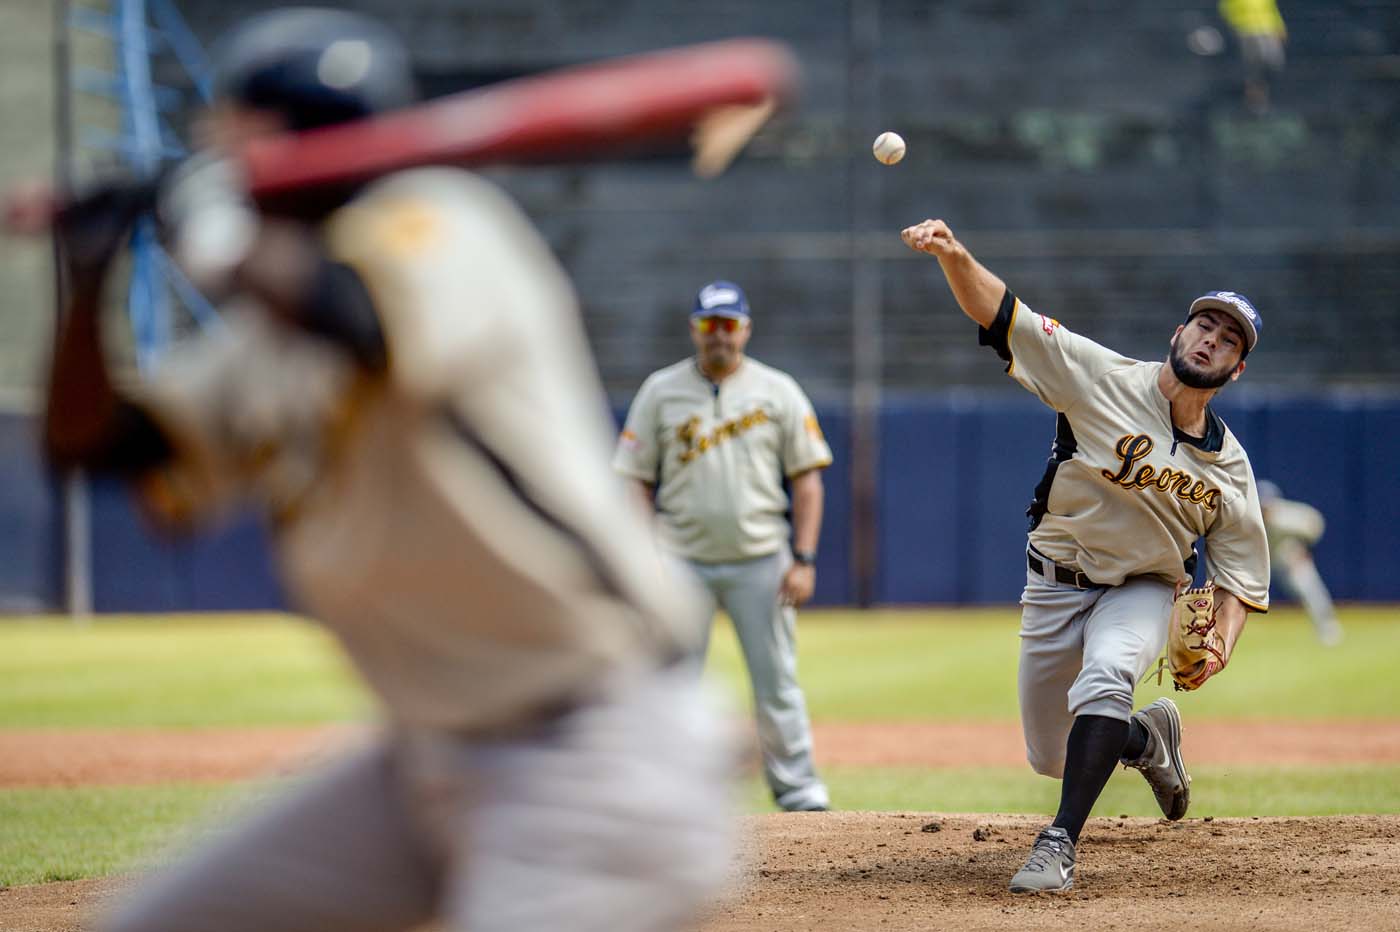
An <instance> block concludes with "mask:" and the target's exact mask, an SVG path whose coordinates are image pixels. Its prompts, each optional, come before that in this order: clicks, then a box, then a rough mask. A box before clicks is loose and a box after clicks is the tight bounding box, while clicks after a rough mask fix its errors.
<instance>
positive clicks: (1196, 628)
mask: <svg viewBox="0 0 1400 932" xmlns="http://www.w3.org/2000/svg"><path fill="white" fill-rule="evenodd" d="M1224 666H1225V645H1224V643H1223V642H1222V641H1221V639H1220V634H1219V633H1218V632H1217V631H1216V630H1215V583H1213V582H1208V583H1206V584H1205V585H1204V586H1201V587H1200V588H1198V589H1185V590H1183V591H1182V592H1181V593H1179V594H1178V595H1177V597H1176V602H1175V604H1173V605H1172V616H1171V627H1170V628H1169V629H1168V631H1167V668H1168V669H1169V670H1170V671H1171V675H1172V680H1173V681H1174V685H1175V687H1176V688H1177V689H1180V690H1190V689H1198V688H1200V686H1201V684H1202V683H1204V682H1205V681H1206V680H1208V679H1210V677H1211V676H1213V675H1214V674H1215V673H1217V672H1219V671H1220V669H1221V668H1222V667H1224Z"/></svg>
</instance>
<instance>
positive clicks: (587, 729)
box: [99, 668, 732, 932]
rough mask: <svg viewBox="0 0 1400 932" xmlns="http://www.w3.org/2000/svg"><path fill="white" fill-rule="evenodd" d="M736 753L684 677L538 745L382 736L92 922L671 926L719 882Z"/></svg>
mask: <svg viewBox="0 0 1400 932" xmlns="http://www.w3.org/2000/svg"><path fill="white" fill-rule="evenodd" d="M728 746H729V744H728V739H727V738H726V737H724V736H723V735H722V734H721V731H720V728H719V726H718V724H717V721H716V719H715V718H714V716H713V715H712V714H711V709H710V708H709V706H708V703H707V702H706V701H705V700H704V699H702V698H701V696H700V695H699V684H697V683H696V682H695V678H694V675H693V673H692V672H691V671H689V670H686V669H684V668H679V669H674V670H672V671H670V672H668V673H666V674H664V675H661V676H656V677H652V676H651V675H648V676H647V677H646V678H645V681H643V682H633V683H630V684H628V685H627V686H626V687H625V688H622V689H620V690H619V691H618V692H617V693H616V694H615V695H614V696H613V697H612V699H611V700H609V701H607V702H603V703H599V704H595V705H590V706H586V707H582V708H578V709H575V710H574V711H572V712H570V713H568V714H566V715H564V716H562V717H561V718H559V719H556V720H554V721H552V722H549V723H548V724H546V725H543V726H540V727H538V728H537V729H535V730H534V731H532V732H531V733H529V734H521V735H516V736H512V737H509V738H493V739H489V740H487V739H472V740H468V739H466V738H463V737H461V736H457V735H452V734H447V733H443V732H426V733H419V732H412V733H408V732H390V733H389V734H388V735H387V736H386V737H384V738H383V739H382V740H380V741H378V742H376V743H375V744H374V745H373V746H372V747H371V748H369V749H368V750H366V751H362V752H359V753H356V754H354V755H352V756H350V757H349V758H348V759H345V760H343V761H342V762H340V763H338V764H336V765H334V766H332V767H330V768H329V769H328V770H327V771H326V772H324V773H321V774H319V775H316V776H312V777H307V778H304V782H302V783H301V784H300V785H299V786H298V787H297V788H296V789H295V790H293V791H292V792H290V793H289V794H288V795H287V796H286V797H284V798H282V799H281V800H279V801H277V802H275V803H273V804H272V805H271V806H270V807H269V808H268V809H266V810H265V811H263V812H262V813H261V814H259V815H257V816H255V817H254V818H252V819H251V820H250V821H248V822H246V823H243V824H239V825H235V826H234V827H233V828H231V829H226V830H218V831H214V832H211V833H210V834H211V836H212V837H211V838H209V839H208V840H207V843H206V844H205V846H204V847H203V848H202V849H198V850H196V851H195V852H194V853H193V854H192V855H187V856H185V857H182V858H179V859H177V860H175V862H174V863H173V864H172V865H171V866H170V867H169V868H167V869H165V870H163V871H158V872H157V875H156V877H154V878H153V880H152V882H150V883H148V884H146V885H144V886H140V887H138V888H137V890H136V893H135V895H134V896H132V897H130V898H129V899H127V900H126V902H124V903H122V904H121V905H120V906H118V908H117V909H116V910H114V911H113V913H112V914H111V915H110V916H108V917H107V920H106V922H105V923H104V924H102V925H100V926H99V928H100V929H102V930H103V932H166V930H168V932H249V930H258V932H323V930H328V929H334V930H337V932H371V930H374V932H379V930H397V929H408V928H414V927H417V926H419V925H420V924H422V923H424V922H426V921H428V920H430V919H433V918H437V919H438V920H440V922H441V926H435V928H439V927H440V928H444V929H452V930H471V932H483V930H487V932H490V930H499V932H507V930H510V932H520V930H549V932H554V930H559V929H571V930H590V932H591V930H597V932H603V930H608V932H611V930H617V929H626V930H638V932H641V930H648V932H650V930H660V929H673V928H676V927H678V926H680V925H681V924H682V923H685V922H686V921H688V920H689V919H690V918H691V917H692V914H693V913H694V912H695V910H696V909H697V908H698V907H699V906H700V905H702V904H703V903H704V902H705V901H706V900H707V899H708V898H709V897H710V896H712V895H713V894H715V893H717V892H718V891H719V889H720V888H721V886H722V884H723V881H724V879H725V876H726V871H727V868H728V865H729V856H730V852H731V838H730V831H731V826H730V824H729V823H730V820H729V817H728V815H729V813H728V809H729V802H730V801H729V796H730V783H729V778H728V775H729V772H730V770H731V768H732V762H731V759H730V755H729V754H728V753H727V748H728Z"/></svg>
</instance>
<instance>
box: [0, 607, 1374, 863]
mask: <svg viewBox="0 0 1400 932" xmlns="http://www.w3.org/2000/svg"><path fill="white" fill-rule="evenodd" d="M1397 621H1400V617H1397V613H1396V612H1395V611H1394V610H1391V609H1384V610H1381V609H1359V608H1357V609H1348V610H1346V611H1344V613H1343V622H1344V624H1345V626H1346V631H1347V636H1346V641H1345V642H1344V643H1343V644H1342V645H1341V646H1340V647H1337V648H1332V649H1321V648H1316V647H1315V642H1314V640H1313V636H1312V632H1311V630H1310V629H1309V628H1308V627H1307V625H1306V622H1305V621H1304V620H1303V619H1302V616H1300V615H1299V614H1298V613H1297V612H1295V611H1290V610H1278V611H1276V612H1274V613H1272V614H1270V615H1269V616H1267V617H1256V618H1255V619H1254V620H1252V621H1251V623H1250V628H1249V629H1248V630H1247V631H1246V634H1245V637H1244V640H1243V641H1242V642H1241V647H1240V650H1239V652H1238V653H1237V655H1236V658H1235V660H1234V661H1233V663H1232V666H1231V669H1230V671H1229V672H1228V673H1227V674H1226V675H1224V676H1222V677H1220V678H1219V679H1218V680H1216V681H1214V682H1212V684H1211V685H1210V688H1208V689H1205V690H1202V691H1201V692H1199V693H1196V694H1193V695H1192V696H1190V697H1189V699H1188V700H1187V701H1189V702H1190V714H1191V717H1192V718H1231V719H1240V718H1244V719H1251V718H1252V719H1260V720H1266V719H1270V718H1280V717H1287V718H1339V717H1341V718H1358V719H1394V718H1395V717H1397V716H1400V686H1397V685H1396V683H1395V681H1394V679H1393V670H1392V666H1393V658H1395V657H1397V656H1400V624H1398V623H1397ZM799 636H800V638H801V677H802V681H803V684H804V686H805V688H806V690H807V695H808V700H809V704H810V707H811V711H812V715H813V718H814V719H816V720H817V721H829V722H836V721H844V722H860V721H871V722H874V721H915V720H925V721H937V720H968V719H980V720H1005V721H1014V720H1015V718H1016V714H1017V713H1016V698H1015V664H1016V614H1015V612H1014V611H1012V610H1008V609H1003V610H962V611H953V610H947V611H876V612H868V613H859V612H815V611H814V612H809V613H807V614H805V615H804V616H803V619H802V622H801V628H800V635H799ZM709 669H710V672H711V674H712V676H713V677H714V678H715V679H716V681H717V682H719V683H720V684H722V686H723V688H724V689H726V690H728V691H730V692H731V693H732V694H733V695H735V696H736V697H738V701H739V703H740V704H741V705H742V704H743V703H745V702H746V701H747V686H746V682H745V677H744V672H743V667H742V661H741V660H740V657H739V653H738V648H737V643H736V641H735V639H734V637H733V635H732V632H731V631H730V629H729V627H728V625H727V624H725V623H721V625H720V627H719V629H718V630H717V632H716V635H715V638H714V640H713V647H712V651H711V657H710V665H709ZM1164 691H1165V687H1161V686H1157V685H1155V684H1153V683H1149V684H1147V685H1145V686H1143V687H1141V688H1140V689H1139V699H1140V700H1146V699H1150V698H1151V697H1152V696H1154V695H1158V694H1161V693H1162V692H1164ZM372 714H373V713H372V704H371V702H370V701H369V699H368V697H367V696H366V695H365V694H364V692H363V691H362V690H361V689H360V687H359V686H358V684H357V683H356V681H355V678H354V676H353V674H352V673H351V672H350V671H349V669H348V667H347V664H346V662H345V661H344V659H343V658H342V657H341V655H340V654H339V652H338V651H337V649H336V648H335V646H334V643H333V641H332V640H331V639H330V638H329V637H328V636H327V635H326V634H324V633H323V632H322V631H320V630H319V629H318V628H316V627H314V626H312V625H309V624H307V623H305V622H303V621H301V620H299V619H295V618H291V617H284V616H275V615H266V616H252V617H233V616H201V617H194V618H160V619H149V618H112V619H103V620H100V621H97V622H94V623H91V624H87V625H72V624H69V623H67V622H64V621H54V620H34V621H14V622H7V623H4V624H0V728H6V729H26V728H46V729H53V728H65V727H71V728H108V727H112V728H123V727H141V728H150V727H157V728H163V727H170V728H179V727H201V726H204V727H220V726H230V727H236V726H259V725H304V724H315V723H320V722H339V721H353V720H357V719H363V718H366V717H368V716H370V715H372ZM825 776H826V777H827V779H828V780H829V782H830V784H831V787H832V794H833V797H834V801H835V802H836V804H837V805H838V806H840V807H841V808H846V809H882V810H916V811H939V812H1049V811H1052V810H1053V809H1054V807H1055V802H1056V800H1057V798H1058V784H1057V783H1056V782H1055V781H1053V780H1048V779H1045V778H1043V777H1037V776H1035V775H1034V774H1032V773H1030V772H1029V770H1028V769H1026V768H1022V767H1017V768H981V769H959V770H932V769H919V768H859V767H833V768H828V769H827V771H826V773H825ZM1194 776H1195V782H1194V784H1193V790H1194V797H1195V800H1196V802H1195V804H1194V805H1193V809H1192V815H1193V816H1204V815H1217V816H1222V817H1225V816H1249V815H1320V814H1331V813H1350V812H1375V813H1397V812H1400V767H1394V766H1381V765H1377V766H1349V767H1340V768H1327V769H1319V768H1311V769H1310V768H1268V767H1259V768H1251V769H1239V768H1237V769H1235V770H1233V771H1229V770H1224V769H1221V768H1209V767H1205V768H1196V769H1195V773H1194ZM266 790H267V787H266V786H265V785H261V784H259V785H252V786H250V785H248V784H241V785H236V786H224V787H220V786H191V785H185V784H173V785H168V786H154V787H151V786H142V787H89V788H55V789H39V788H32V789H29V788H27V789H8V790H0V825H3V826H4V831H3V832H0V884H18V883H34V882H40V881H45V880H56V879H69V878H78V877H87V876H97V875H101V874H106V873H110V872H111V871H113V870H116V869H118V868H120V867H123V866H129V865H130V864H132V863H133V861H134V860H135V859H137V858H138V857H140V856H141V855H142V854H144V853H149V852H150V851H151V850H152V849H153V847H155V846H157V845H159V844H160V843H162V842H165V841H168V840H169V839H171V838H172V837H175V836H177V835H178V834H179V827H180V826H182V825H186V824H188V823H190V822H191V820H196V821H198V820H199V817H200V816H207V815H208V814H209V813H210V812H211V811H212V812H221V811H224V810H226V809H227V808H228V807H230V806H233V805H236V804H237V802H238V801H240V800H243V799H245V798H246V797H247V796H248V795H249V794H261V793H264V792H266ZM742 804H743V805H744V806H745V807H747V808H748V809H750V810H751V811H765V810H767V809H768V808H770V804H769V802H768V800H767V799H766V796H765V794H764V792H763V789H762V787H761V786H760V785H759V782H758V780H757V779H752V780H750V781H748V783H747V784H746V785H745V786H744V787H743V798H742ZM1155 813H1156V810H1155V807H1154V805H1153V803H1152V801H1151V797H1150V795H1149V794H1147V793H1146V792H1145V791H1144V787H1143V786H1142V783H1141V778H1140V777H1138V776H1137V775H1136V774H1134V773H1126V774H1125V773H1122V772H1120V773H1119V774H1117V775H1115V777H1114V778H1113V779H1112V780H1111V781H1110V782H1109V785H1108V788H1107V790H1106V791H1105V794H1104V796H1103V798H1102V799H1101V800H1100V803H1099V806H1098V807H1097V808H1096V810H1095V814H1096V815H1119V814H1128V815H1134V816H1150V815H1154V814H1155Z"/></svg>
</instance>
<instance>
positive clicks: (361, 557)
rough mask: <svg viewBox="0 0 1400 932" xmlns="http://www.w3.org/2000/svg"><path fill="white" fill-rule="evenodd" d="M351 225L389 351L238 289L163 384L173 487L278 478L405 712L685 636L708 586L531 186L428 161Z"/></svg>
mask: <svg viewBox="0 0 1400 932" xmlns="http://www.w3.org/2000/svg"><path fill="white" fill-rule="evenodd" d="M326 240H327V243H328V245H329V251H330V254H331V255H332V257H333V258H335V259H337V260H339V261H342V262H345V263H347V264H348V265H350V266H351V267H353V268H354V269H355V270H356V272H357V273H358V274H359V276H360V278H361V279H362V280H363V281H364V283H365V285H366V287H367V288H368V290H369V292H370V294H371V295H372V297H373V299H374V304H375V307H376V309H377V311H378V312H379V316H380V319H381V325H382V328H383V330H384V333H385V336H386V342H387V346H388V357H389V368H388V372H387V374H384V375H380V376H370V375H366V374H364V373H363V372H361V371H359V370H356V369H355V368H354V367H352V366H351V365H350V364H349V362H348V361H346V360H344V359H343V358H342V356H341V355H340V354H339V353H337V352H335V351H333V350H332V349H330V348H329V347H328V346H327V345H324V344H322V343H320V342H318V341H317V339H316V338H314V337H312V336H309V335H307V334H305V333H303V332H301V331H291V330H289V329H288V328H285V327H282V326H281V325H279V324H278V323H277V322H276V321H274V320H272V319H270V318H269V317H268V316H267V315H265V314H262V313H256V312H255V313H251V314H246V313H245V314H241V315H240V314H232V315H230V319H229V326H228V327H227V328H226V330H225V331H224V332H223V333H219V334H215V335H212V336H206V337H201V338H199V341H200V342H199V344H198V345H195V346H189V347H183V348H181V351H180V352H178V353H176V354H174V356H173V358H174V360H175V362H174V363H173V364H172V365H171V366H170V367H168V368H167V369H166V370H165V371H163V372H161V373H160V374H158V375H157V376H156V378H155V380H154V382H153V384H151V385H150V386H149V387H148V388H147V389H145V390H144V398H145V404H146V406H147V407H148V408H149V410H150V411H151V412H152V414H153V415H154V416H155V417H156V419H157V420H158V421H159V422H160V423H161V424H162V425H163V427H164V428H165V429H166V432H167V433H168V435H169V436H170V437H171V438H172V441H173V443H174V445H175V447H176V450H177V458H176V460H175V462H174V464H173V465H172V466H171V467H170V468H169V469H167V470H164V471H163V472H162V473H161V474H160V475H158V476H155V477H153V478H152V479H151V480H150V481H148V482H147V483H146V492H147V498H148V499H149V500H151V501H153V502H154V503H156V505H157V506H158V509H159V510H162V511H164V512H165V513H166V514H168V515H171V516H174V517H177V518H178V517H189V516H192V515H197V514H200V513H205V512H208V511H210V510H211V509H215V508H217V507H218V506H219V505H220V504H221V503H222V502H224V501H227V500H229V499H230V498H232V497H234V496H235V495H251V496H253V497H254V498H256V499H258V500H259V501H260V502H261V503H262V504H263V505H264V506H265V508H266V510H267V512H268V513H269V514H270V515H271V516H272V519H273V522H274V525H275V538H276V548H277V551H278V553H279V555H280V558H281V563H282V566H283V569H284V572H285V575H286V578H287V582H288V583H289V586H290V588H291V590H292V592H293V593H294V594H295V596H296V597H297V599H298V601H299V602H300V604H301V605H302V606H303V607H305V608H306V609H308V610H309V611H310V612H311V614H313V615H315V616H316V617H317V618H319V619H321V620H323V621H324V622H325V623H326V624H327V625H328V626H330V627H331V628H332V629H334V631H335V632H336V633H337V634H338V635H339V636H340V638H341V639H342V641H343V642H344V644H345V646H346V647H347V649H348V651H349V653H350V654H351V656H352V657H353V659H354V661H355V662H356V664H357V665H358V666H359V668H360V670H361V671H362V672H363V674H364V676H365V677H366V679H367V680H368V681H369V683H370V684H371V686H372V687H373V688H374V689H375V690H376V691H377V692H378V693H379V694H380V696H381V697H382V698H383V699H384V701H385V702H386V704H387V706H388V708H389V711H390V714H391V716H392V717H393V718H394V719H396V720H398V721H400V722H402V723H404V724H408V725H412V726H429V727H439V728H449V729H453V730H455V731H459V732H471V731H473V730H476V729H496V728H499V727H501V726H503V725H509V724H512V723H515V722H518V721H521V720H528V719H530V718H531V717H532V716H533V715H535V714H536V713H538V712H542V711H548V710H549V709H551V708H554V707H557V706H558V705H560V704H569V703H571V702H574V701H581V700H585V699H587V698H589V695H590V694H591V691H592V690H593V689H594V688H595V687H596V684H598V683H600V682H602V681H603V680H604V679H606V678H607V674H610V673H611V672H612V671H616V670H619V669H627V668H629V667H633V668H641V667H654V666H656V665H657V661H658V659H659V658H667V657H676V656H679V655H680V654H681V653H683V651H684V649H685V648H686V647H687V646H688V643H689V642H691V641H693V640H694V637H695V635H694V632H695V631H697V630H699V628H700V626H701V624H702V622H701V621H700V620H699V619H702V618H703V617H704V614H705V608H704V603H703V601H701V600H700V599H698V598H695V597H694V593H693V590H692V589H691V588H688V587H686V586H685V585H680V584H678V580H676V579H674V578H669V577H667V576H665V575H664V571H663V569H662V568H661V566H660V564H659V562H658V560H657V559H656V555H655V552H654V549H653V548H652V546H651V543H650V534H649V531H648V529H647V528H646V525H645V520H644V519H643V518H642V517H641V516H640V515H638V514H637V511H636V509H635V508H634V507H633V506H632V505H631V503H630V500H629V499H628V498H627V497H626V491H625V489H624V487H623V483H622V482H621V481H620V479H619V478H618V477H617V476H616V475H615V474H614V473H613V472H612V471H611V470H610V469H609V467H608V453H609V446H610V442H611V439H610V434H611V429H610V425H609V421H608V417H607V412H606V407H605V404H604V402H603V398H604V395H603V391H602V387H601V385H600V383H599V380H598V378H597V375H596V372H595V371H594V370H593V368H592V366H591V361H590V359H591V357H590V355H589V353H588V349H587V345H586V341H585V338H584V334H583V330H582V326H581V323H580V321H579V318H578V315H577V311H576V304H575V300H574V297H573V294H572V291H571V289H570V288H569V286H568V283H567V281H566V279H565V276H564V274H563V272H562V270H561V269H560V268H559V267H558V265H557V263H556V262H555V261H554V260H553V258H552V257H551V256H550V254H549V252H548V249H547V247H546V245H545V244H544V242H543V241H542V240H541V239H540V237H539V236H538V234H536V233H535V232H534V230H533V228H532V227H531V226H530V225H529V223H528V221H527V220H526V219H525V218H524V216H523V215H522V214H521V213H520V212H519V211H518V209H516V208H515V206H514V205H513V204H512V203H510V201H509V200H507V199H506V198H505V197H504V196H503V195H502V194H501V193H500V192H498V191H497V190H496V189H495V188H494V187H492V186H490V185H489V184H487V183H486V182H484V181H482V180H480V179H477V178H474V177H472V176H470V175H467V174H466V173H463V172H459V171H455V170H447V169H429V170H421V171H414V172H408V173H403V174H401V175H398V176H393V177H390V178H388V179H385V180H384V181H382V182H380V183H378V184H376V185H374V186H373V187H371V188H370V189H369V190H368V191H367V192H366V193H365V194H363V195H362V196H361V197H359V198H357V199H356V200H355V201H354V202H352V203H351V204H350V205H348V206H346V207H344V208H342V209H341V210H339V211H338V212H337V213H336V214H335V215H333V216H332V217H331V218H330V220H329V221H328V226H327V228H326ZM561 463H567V465H561Z"/></svg>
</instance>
